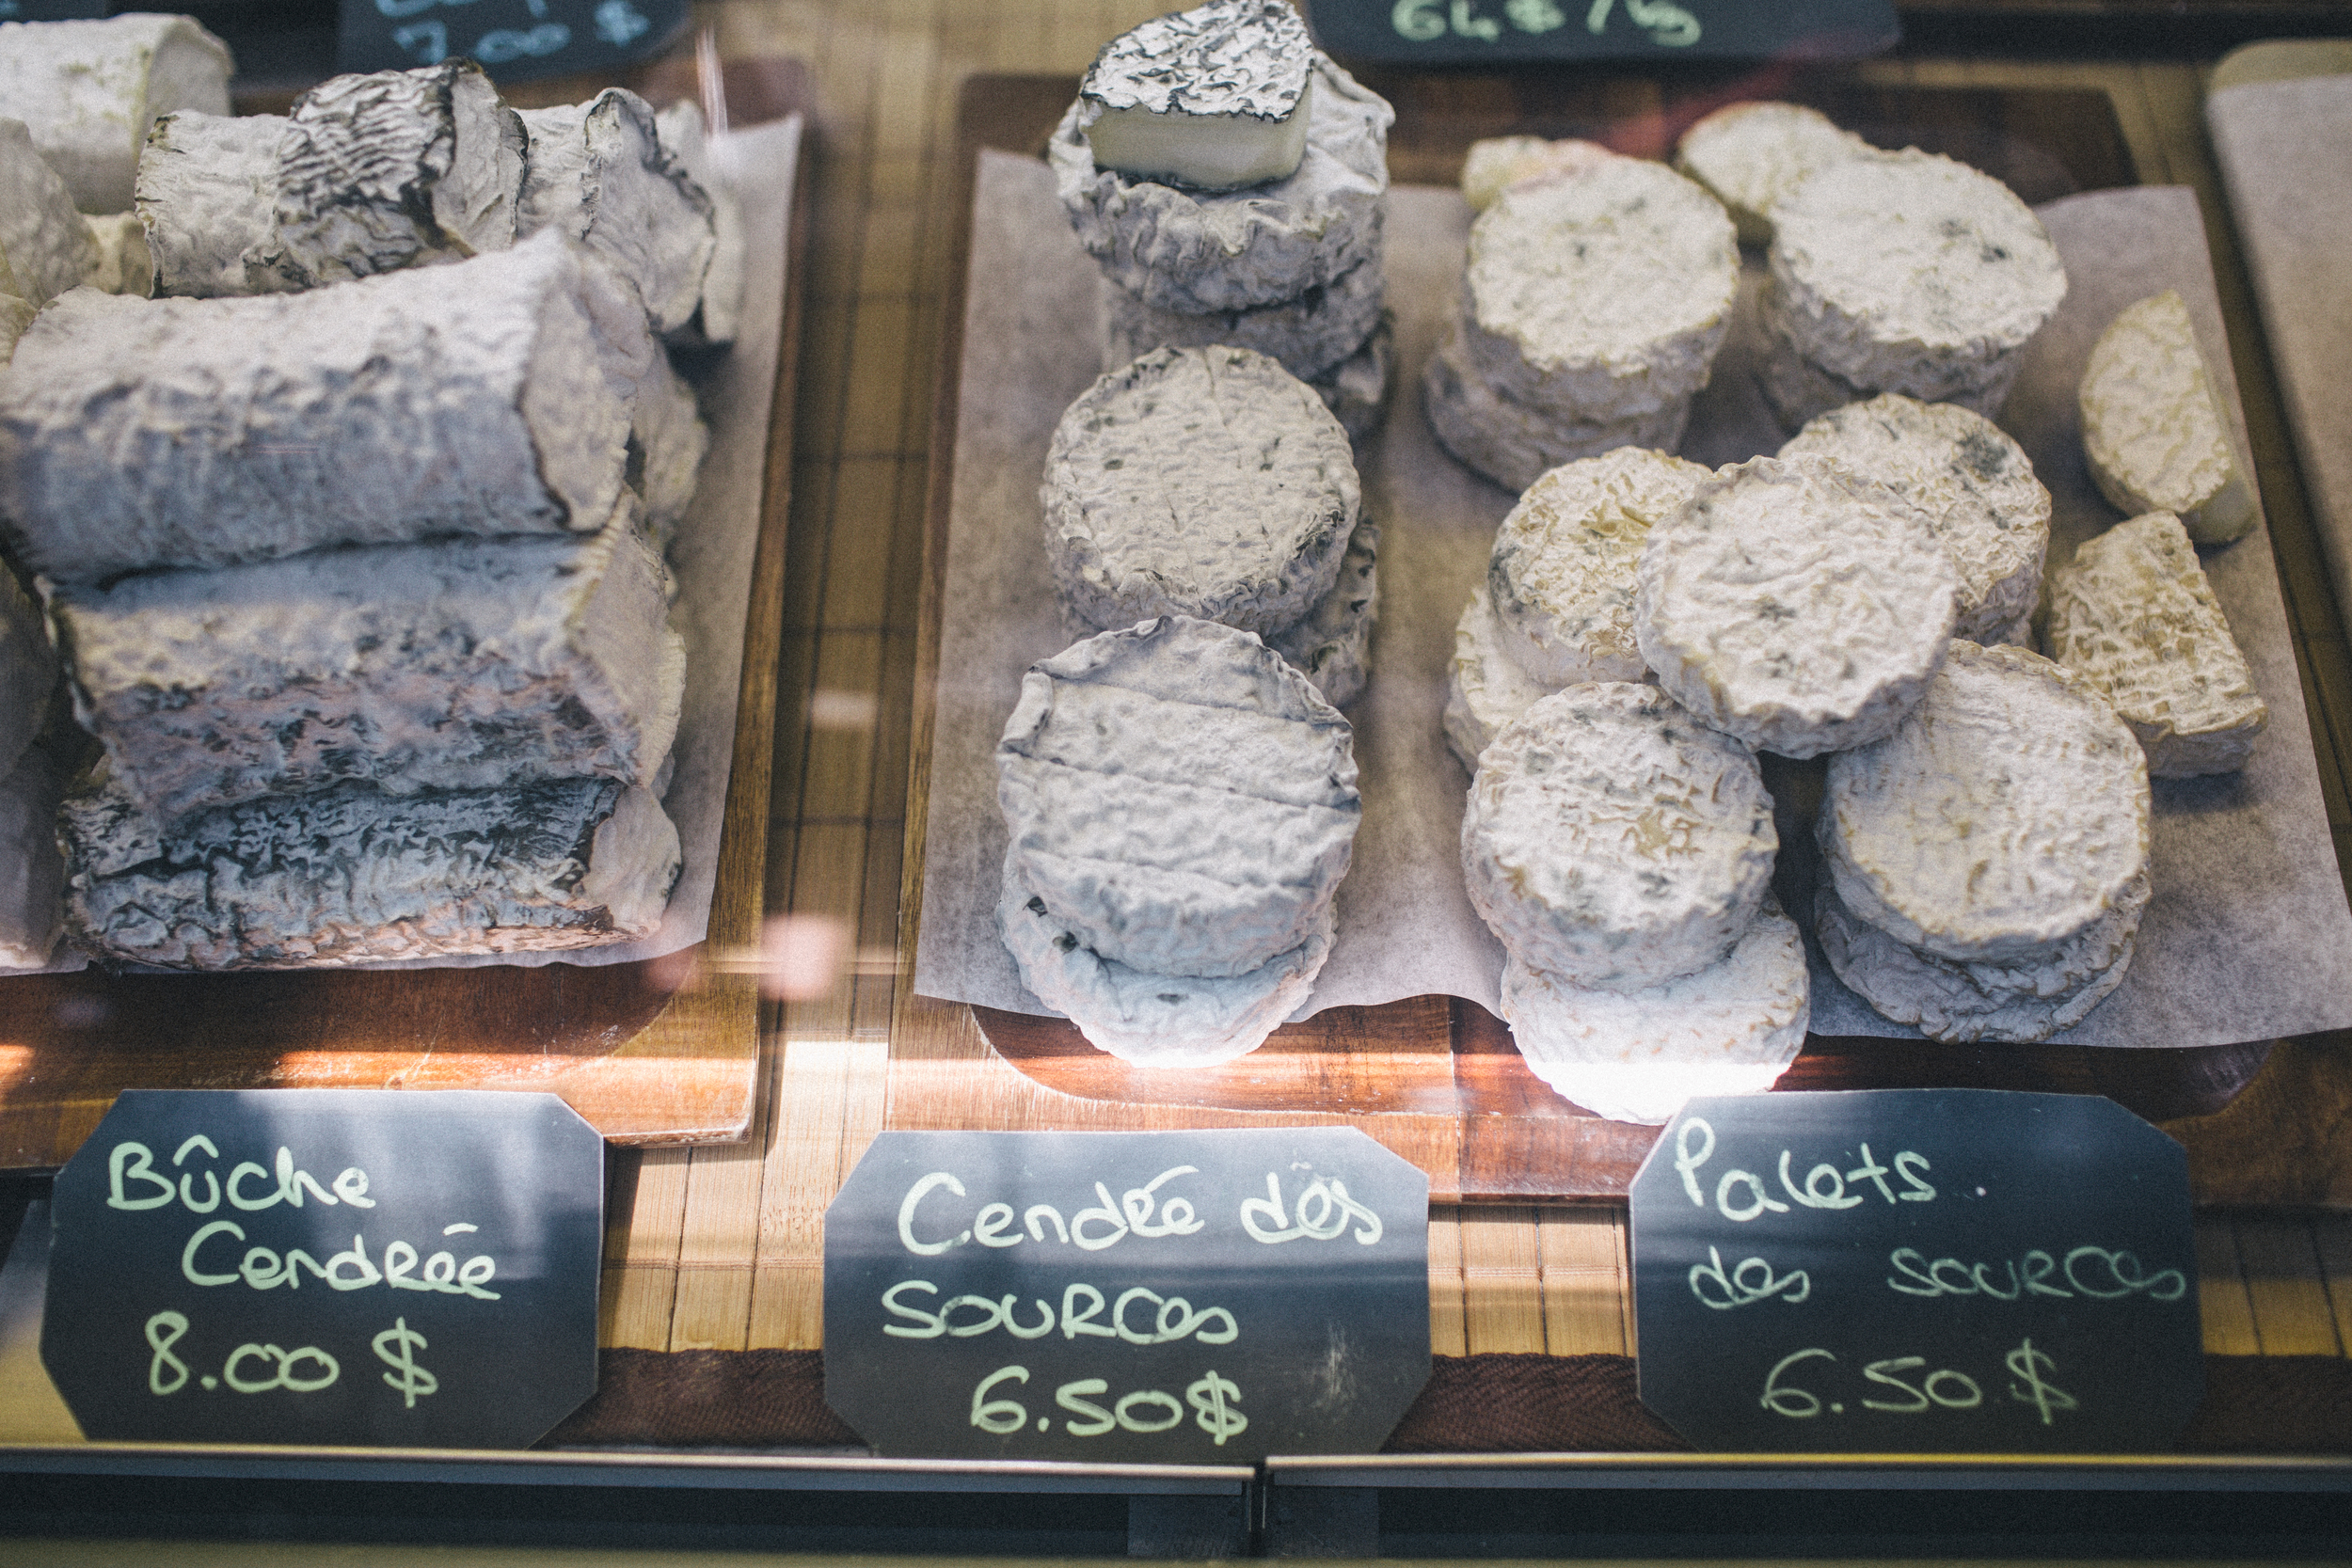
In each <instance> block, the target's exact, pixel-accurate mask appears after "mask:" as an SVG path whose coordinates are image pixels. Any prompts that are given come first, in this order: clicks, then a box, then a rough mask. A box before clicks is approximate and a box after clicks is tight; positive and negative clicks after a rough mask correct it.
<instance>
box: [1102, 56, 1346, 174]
mask: <svg viewBox="0 0 2352 1568" xmlns="http://www.w3.org/2000/svg"><path fill="white" fill-rule="evenodd" d="M1311 92H1312V84H1311V82H1309V83H1307V84H1306V85H1303V86H1302V87H1300V89H1299V97H1298V107H1296V108H1295V109H1293V110H1292V111H1291V112H1290V113H1289V114H1287V115H1284V116H1283V117H1282V118H1280V119H1264V118H1262V117H1260V116H1258V115H1249V114H1235V115H1199V114H1188V113H1186V112H1185V111H1184V110H1182V109H1174V110H1169V111H1167V112H1165V113H1162V112H1156V111H1153V110H1151V109H1146V108H1139V107H1138V108H1127V109H1105V110H1104V111H1103V113H1102V115H1101V116H1100V117H1099V118H1098V119H1096V120H1095V121H1094V123H1093V124H1092V125H1090V126H1089V127H1088V128H1087V135H1088V136H1089V138H1090V139H1091V140H1092V142H1093V143H1094V163H1095V166H1096V167H1098V168H1115V169H1117V170H1119V172H1120V173H1121V174H1126V175H1132V176H1134V177H1136V178H1137V179H1143V180H1169V181H1173V182H1176V183H1178V184H1182V185H1190V186H1192V187H1194V188H1195V189H1197V190H1213V191H1215V190H1236V189H1239V188H1240V187H1242V186H1244V185H1256V184H1261V183H1263V182H1265V181H1268V180H1280V179H1284V178H1286V177H1288V176H1289V174H1290V173H1291V171H1292V170H1294V169H1295V168H1297V167H1298V162H1299V160H1300V159H1301V158H1304V157H1305V156H1306V155H1307V121H1308V119H1309V117H1310V111H1309V109H1308V108H1307V103H1308V100H1309V98H1310V96H1311Z"/></svg>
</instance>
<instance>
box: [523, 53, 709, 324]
mask: <svg viewBox="0 0 2352 1568" xmlns="http://www.w3.org/2000/svg"><path fill="white" fill-rule="evenodd" d="M522 122H523V125H524V128H525V129H526V131H527V132H528V134H529V138H530V167H529V172H528V174H527V177H526V178H525V180H524V182H523V191H522V202H521V224H520V232H521V233H523V234H526V235H528V234H535V233H537V232H538V231H539V230H542V229H548V228H555V229H560V230H564V232H565V233H567V234H569V235H570V236H571V237H572V238H573V239H576V240H578V241H580V243H581V244H583V245H587V246H588V247H589V248H590V249H591V250H594V251H596V253H597V254H599V255H601V256H602V257H603V258H604V259H605V260H606V261H607V262H609V263H610V264H611V265H612V268H613V270H614V271H616V272H618V273H619V274H620V275H621V276H622V277H626V278H628V280H629V281H630V282H631V283H632V284H634V285H635V286H636V288H637V292H638V293H639V295H640V296H641V297H642V298H643V299H644V303H645V314H646V316H647V317H648V318H649V319H650V320H651V321H652V323H653V328H654V330H655V331H657V332H675V331H677V330H678V329H680V328H682V327H684V326H685V325H687V324H688V323H689V322H691V321H692V320H693V318H694V312H695V311H696V309H698V308H699V307H700V306H701V304H702V299H703V284H704V279H705V277H706V275H707V271H708V269H709V266H710V260H711V256H712V254H713V252H714V251H715V249H716V248H717V245H718V237H717V232H716V230H715V229H714V227H713V208H712V205H711V200H710V197H709V196H708V194H707V193H706V192H705V191H704V190H703V188H702V186H701V185H700V184H699V183H698V182H696V181H695V180H694V178H693V177H692V176H691V174H689V173H688V172H687V169H686V166H685V164H684V163H683V162H682V161H681V160H679V159H678V158H677V157H675V155H674V154H673V153H672V152H671V151H670V150H668V149H667V148H666V147H665V146H664V145H663V144H662V140H661V134H660V127H659V125H658V124H657V122H656V119H655V117H654V112H653V108H652V106H651V105H650V104H648V103H646V102H645V101H644V99H642V98H640V97H638V96H637V95H636V94H635V93H633V92H630V91H628V89H626V88H623V87H607V88H606V89H605V90H604V91H602V92H600V93H598V94H597V95H596V97H595V98H593V99H591V100H590V101H589V102H587V103H573V104H567V105H564V106H562V107H557V108H548V109H527V110H524V111H523V112H522Z"/></svg>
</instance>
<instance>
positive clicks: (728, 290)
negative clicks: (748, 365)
mask: <svg viewBox="0 0 2352 1568" xmlns="http://www.w3.org/2000/svg"><path fill="white" fill-rule="evenodd" d="M654 123H655V125H656V127H657V128H658V129H659V130H660V133H661V145H662V146H663V147H666V148H668V149H669V150H670V151H671V153H672V154H673V155H674V156H675V157H676V159H677V161H678V162H679V163H680V164H681V165H683V166H685V168H686V172H687V173H688V174H689V175H690V176H691V177H692V179H693V182H694V183H696V184H697V185H700V186H701V187H702V188H703V194H704V195H705V196H707V197H708V198H710V237H711V246H710V265H709V266H707V267H706V268H705V269H703V294H702V316H701V320H700V327H701V334H702V340H703V341H705V342H709V343H731V342H733V341H735V335H736V331H737V328H738V326H739V325H740V323H741V321H742V318H743V253H744V243H745V242H744V234H743V204H742V202H740V201H739V200H738V199H737V198H736V195H735V182H734V180H733V179H732V178H731V176H730V175H729V174H728V173H727V172H725V171H724V170H723V168H722V161H721V158H720V155H719V152H718V150H717V149H716V148H714V147H713V146H712V143H711V138H710V135H709V131H708V128H707V126H705V125H704V123H703V112H702V109H701V107H700V106H699V105H697V104H695V103H692V102H691V100H687V99H680V100H679V101H678V102H676V103H671V104H667V105H665V106H664V107H663V108H662V109H661V110H660V112H658V113H657V114H656V115H655V116H654Z"/></svg>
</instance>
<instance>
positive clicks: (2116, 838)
mask: <svg viewBox="0 0 2352 1568" xmlns="http://www.w3.org/2000/svg"><path fill="white" fill-rule="evenodd" d="M1815 836H1816V837H1817V838H1818V839H1819V840H1820V846H1821V852H1822V857H1823V859H1824V861H1825V862H1826V863H1827V864H1828V866H1829V870H1830V873H1831V875H1832V876H1833V877H1835V878H1836V883H1837V895H1838V897H1839V898H1840V899H1842V900H1843V901H1844V902H1845V905H1846V908H1847V909H1849V910H1851V911H1853V913H1854V914H1855V915H1857V916H1859V917H1860V918H1861V919H1863V920H1865V921H1867V922H1868V923H1869V924H1870V925H1872V926H1875V927H1878V928H1879V929H1881V930H1883V931H1885V932H1886V933H1887V934H1889V935H1890V936H1893V937H1895V938H1896V939H1897V940H1899V941H1900V942H1908V943H1909V944H1911V945H1912V946H1914V947H1919V948H1924V949H1926V950H1927V951H1928V952H1930V953H1932V954H1934V955H1936V956H1937V957H1939V958H1957V959H1960V960H1962V961H1963V962H1981V961H1985V960H1993V959H2003V958H2016V957H2019V956H2021V955H2026V954H2030V953H2033V952H2035V951H2036V950H2038V949H2042V948H2046V947H2048V946H2049V945H2050V944H2052V943H2054V942H2065V941H2066V940H2068V939H2069V938H2071V937H2074V936H2076V935H2078V934H2080V933H2081V932H2082V931H2084V930H2085V929H2087V928H2088V927H2090V926H2091V925H2093V924H2094V923H2096V922H2097V921H2099V920H2100V919H2102V918H2104V917H2105V916H2106V915H2107V914H2108V913H2109V912H2110V911H2114V910H2115V909H2117V908H2118V907H2119V906H2120V905H2122V903H2123V902H2124V901H2125V900H2126V898H2127V896H2128V890H2129V889H2130V888H2131V887H2132V886H2133V884H2134V882H2135V881H2136V879H2138V878H2139V877H2141V876H2142V875H2144V874H2145V873H2146V871H2147V869H2148V852H2149V793H2148V765H2147V763H2146V761H2145V760H2144V759H2143V758H2142V757H2141V755H2140V750H2139V742H2138V741H2137V740H2136V739H2134V738H2133V736H2132V732H2131V731H2130V730H2129V729H2128V728H2126V727H2125V725H2124V723H2123V721H2122V720H2121V719H2119V718H2117V717H2116V716H2115V711H2114V709H2112V708H2110V707H2109V706H2108V705H2106V701H2105V700H2104V699H2102V698H2101V697H2100V696H2099V695H2098V693H2097V692H2096V691H2095V690H2094V689H2092V687H2091V686H2090V682H2089V681H2087V680H2084V679H2083V678H2082V677H2081V676H2079V675H2076V674H2074V673H2073V672H2072V671H2069V670H2067V669H2065V668H2064V667H2063V666H2061V665H2058V664H2054V663H2052V662H2051V661H2050V660H2048V659H2046V658H2043V657H2042V656H2041V655H2039V654H2036V653H2032V652H2030V651H2028V650H2026V649H2024V648H2014V647H1999V648H1980V647H1979V646H1977V645H1976V644H1975V643H1973V642H1954V643H1953V644H1952V647H1951V653H1950V655H1949V656H1948V657H1947V658H1946V659H1945V660H1944V666H1943V668H1942V669H1941V670H1940V671H1938V672H1937V673H1936V676H1935V679H1934V681H1933V682H1932V683H1931V685H1930V687H1929V689H1928V692H1927V695H1926V696H1925V697H1924V698H1923V699H1922V700H1921V701H1920V703H1919V705H1918V706H1916V707H1915V708H1914V709H1913V710H1912V712H1911V715H1910V717H1909V718H1908V719H1906V720H1905V721H1903V723H1902V725H1901V726H1900V727H1899V728H1898V729H1897V730H1896V731H1895V733H1894V734H1892V735H1890V736H1886V738H1884V739H1883V740H1880V741H1877V742H1875V743H1873V744H1871V745H1868V746H1864V747H1861V748H1859V749H1857V750H1854V751H1850V752H1839V753H1838V754H1837V755H1836V756H1834V757H1832V758H1831V759H1830V763H1829V777H1828V785H1827V788H1826V790H1825V792H1824V793H1823V796H1822V799H1821V815H1820V821H1819V823H1818V825H1817V827H1816V829H1815Z"/></svg>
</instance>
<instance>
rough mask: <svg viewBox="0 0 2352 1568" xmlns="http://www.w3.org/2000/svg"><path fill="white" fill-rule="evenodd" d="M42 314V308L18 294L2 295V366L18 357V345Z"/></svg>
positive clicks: (0, 346) (0, 347)
mask: <svg viewBox="0 0 2352 1568" xmlns="http://www.w3.org/2000/svg"><path fill="white" fill-rule="evenodd" d="M38 315H40V306H38V305H35V304H34V303H33V302H32V301H31V300H29V299H25V298H23V297H21V296H19V295H16V294H7V293H0V365H5V364H7V363H8V360H9V359H11V358H13V357H14V356H15V355H16V345H17V342H18V341H19V340H20V339H22V338H23V337H24V331H25V328H27V327H29V326H31V325H33V318H34V317H35V316H38Z"/></svg>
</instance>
